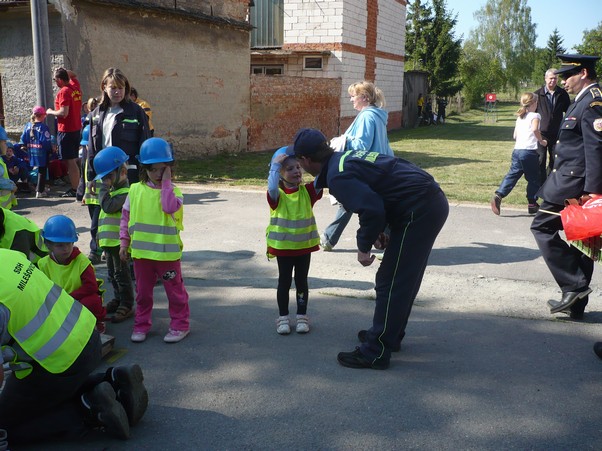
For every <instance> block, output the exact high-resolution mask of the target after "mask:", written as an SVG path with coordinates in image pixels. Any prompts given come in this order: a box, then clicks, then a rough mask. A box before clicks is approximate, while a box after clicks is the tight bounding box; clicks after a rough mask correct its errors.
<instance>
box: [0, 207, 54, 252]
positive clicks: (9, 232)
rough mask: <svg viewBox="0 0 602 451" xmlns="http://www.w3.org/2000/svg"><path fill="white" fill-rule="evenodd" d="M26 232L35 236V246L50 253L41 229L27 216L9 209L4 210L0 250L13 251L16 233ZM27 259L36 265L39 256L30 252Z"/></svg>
mask: <svg viewBox="0 0 602 451" xmlns="http://www.w3.org/2000/svg"><path fill="white" fill-rule="evenodd" d="M24 230H26V231H28V232H31V233H32V234H33V235H34V240H35V246H36V247H37V248H38V249H39V250H41V251H42V252H46V253H48V249H47V248H46V245H45V244H44V239H43V238H42V236H41V234H40V228H39V227H38V226H37V225H36V224H34V223H33V222H31V221H30V220H29V219H27V218H26V217H25V216H21V215H19V214H17V213H13V212H12V211H10V210H7V209H4V235H2V237H0V248H2V249H11V248H12V247H13V242H14V240H15V233H17V232H21V231H24ZM26 257H28V258H30V260H31V261H33V262H34V263H35V262H36V261H37V260H38V259H39V256H38V255H37V254H35V253H33V252H30V255H26Z"/></svg>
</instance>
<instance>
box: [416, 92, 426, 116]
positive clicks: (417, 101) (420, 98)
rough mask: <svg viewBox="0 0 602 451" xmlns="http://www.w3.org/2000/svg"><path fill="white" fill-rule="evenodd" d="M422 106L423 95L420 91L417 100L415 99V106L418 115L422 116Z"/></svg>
mask: <svg viewBox="0 0 602 451" xmlns="http://www.w3.org/2000/svg"><path fill="white" fill-rule="evenodd" d="M423 106H424V97H422V93H420V94H418V100H416V107H417V108H418V117H420V116H422V107H423Z"/></svg>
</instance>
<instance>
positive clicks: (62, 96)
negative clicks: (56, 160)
mask: <svg viewBox="0 0 602 451" xmlns="http://www.w3.org/2000/svg"><path fill="white" fill-rule="evenodd" d="M54 81H55V83H56V85H57V86H58V87H59V92H58V93H57V95H56V98H55V100H54V108H55V109H54V110H53V109H52V108H48V109H47V110H46V114H52V115H53V116H56V118H57V121H58V127H57V137H58V145H59V152H60V156H61V160H64V161H66V162H67V170H68V172H69V182H70V183H71V187H70V188H69V189H68V190H67V191H65V193H64V194H63V195H62V196H61V197H75V195H76V192H77V185H78V184H79V165H78V161H79V140H80V135H81V129H82V122H81V116H80V112H81V110H82V90H81V87H80V85H79V81H78V80H77V75H76V74H75V73H74V72H73V71H70V70H67V69H65V68H64V67H59V68H58V69H56V70H55V71H54Z"/></svg>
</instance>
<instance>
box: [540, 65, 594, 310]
mask: <svg viewBox="0 0 602 451" xmlns="http://www.w3.org/2000/svg"><path fill="white" fill-rule="evenodd" d="M558 57H559V58H560V59H561V61H562V66H561V67H560V69H558V70H557V71H556V72H555V73H556V74H557V75H560V77H561V78H562V79H563V83H564V88H565V89H566V91H567V92H568V93H569V94H573V95H575V96H576V97H575V101H574V102H573V103H572V104H571V105H570V106H569V108H568V110H567V112H566V115H565V117H564V120H563V122H562V125H561V127H560V132H559V134H558V142H557V145H556V149H555V154H556V158H555V159H554V168H553V169H552V172H550V175H549V176H548V178H547V179H546V181H545V183H544V184H543V186H542V187H541V189H540V190H539V192H538V193H537V195H538V196H539V197H540V198H542V199H543V202H542V204H541V210H540V211H539V213H537V215H535V218H533V223H532V224H531V232H532V233H533V236H534V238H535V241H536V242H537V246H538V247H539V250H540V251H541V254H542V256H543V259H544V261H545V262H546V265H547V266H548V269H549V270H550V272H551V273H552V276H553V277H554V280H555V281H556V283H557V284H558V286H559V287H560V289H561V291H562V297H561V299H560V301H556V300H549V301H548V306H549V307H550V313H560V312H565V313H568V314H570V316H571V318H573V319H582V318H583V313H584V310H585V306H586V305H587V302H588V295H589V293H591V291H592V290H591V288H590V287H589V284H590V282H591V279H592V274H593V272H594V262H593V260H592V259H590V258H589V257H587V256H585V255H584V254H583V253H581V251H579V250H578V249H577V248H575V247H573V246H571V245H570V244H569V243H567V242H566V241H565V240H564V239H563V238H562V237H561V236H560V231H561V230H563V226H562V219H561V217H560V215H553V214H549V212H555V213H560V211H562V210H563V209H564V203H565V199H579V198H585V199H587V198H589V196H588V195H589V194H602V89H601V88H600V85H599V84H598V83H597V76H596V61H598V60H599V59H600V57H598V56H587V55H558ZM542 210H545V211H542Z"/></svg>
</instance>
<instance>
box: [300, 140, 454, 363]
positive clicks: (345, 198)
mask: <svg viewBox="0 0 602 451" xmlns="http://www.w3.org/2000/svg"><path fill="white" fill-rule="evenodd" d="M293 150H294V153H295V157H296V158H297V160H298V161H299V164H300V165H301V167H302V168H303V169H304V170H305V171H307V172H309V173H310V174H312V175H314V176H316V181H315V184H316V188H329V189H330V192H331V193H332V194H333V195H334V196H336V198H337V200H338V201H339V202H340V203H341V204H342V205H343V207H344V208H345V210H347V211H351V212H353V213H357V214H358V216H359V222H360V228H359V229H358V231H357V248H358V251H357V259H358V261H359V262H360V263H361V264H362V265H363V266H369V265H371V264H372V262H373V261H374V255H372V254H371V253H370V251H371V249H372V246H373V245H374V246H375V247H376V248H380V249H382V248H385V247H386V251H385V253H384V255H383V260H382V263H381V265H380V268H379V269H378V272H377V273H376V286H375V291H376V306H375V308H374V317H373V320H372V327H371V328H370V329H368V330H361V331H360V332H359V334H358V338H359V340H360V342H361V346H360V347H357V348H356V349H355V351H352V352H341V353H339V355H338V357H337V359H338V361H339V363H340V364H341V365H343V366H346V367H348V368H372V369H379V370H381V369H386V368H387V367H388V366H389V359H390V357H391V351H397V350H399V346H400V342H401V339H402V338H403V336H404V334H405V328H406V325H407V322H408V318H409V316H410V311H411V310H412V305H413V303H414V299H415V298H416V295H417V294H418V290H419V289H420V283H421V282H422V277H423V275H424V270H425V268H426V264H427V260H428V257H429V254H430V252H431V249H432V248H433V243H434V242H435V239H436V238H437V235H438V234H439V232H440V230H441V228H442V227H443V224H444V223H445V220H446V219H447V215H448V212H449V205H448V203H447V199H446V198H445V195H444V194H443V191H441V188H439V185H438V184H437V182H435V180H434V179H433V177H432V176H431V175H430V174H428V173H427V172H425V171H423V170H422V169H420V168H419V167H417V166H415V165H413V164H412V163H410V162H409V161H406V160H402V159H401V158H395V157H391V156H386V155H382V154H380V153H378V152H377V151H374V152H367V151H348V152H334V151H333V150H332V149H331V148H330V147H329V146H328V143H327V140H326V137H325V136H324V135H323V134H322V133H321V132H320V131H319V130H315V129H302V130H300V131H299V132H298V133H297V135H296V137H295V143H294V146H293ZM375 150H378V149H375Z"/></svg>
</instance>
